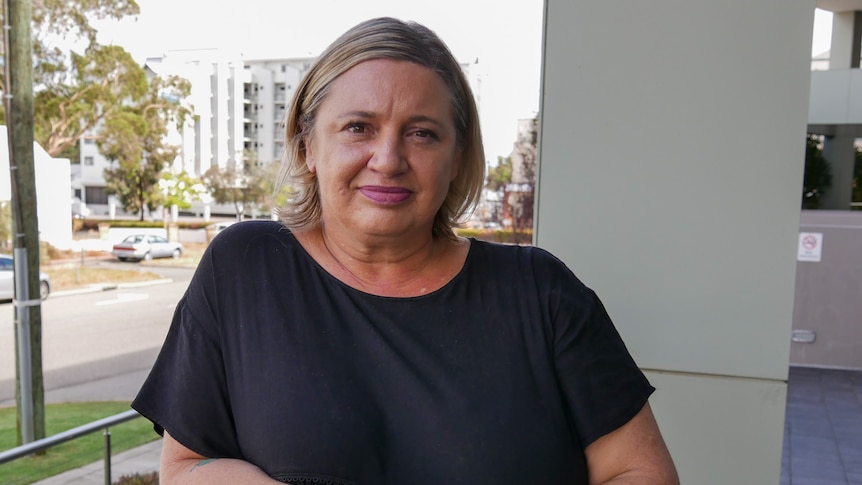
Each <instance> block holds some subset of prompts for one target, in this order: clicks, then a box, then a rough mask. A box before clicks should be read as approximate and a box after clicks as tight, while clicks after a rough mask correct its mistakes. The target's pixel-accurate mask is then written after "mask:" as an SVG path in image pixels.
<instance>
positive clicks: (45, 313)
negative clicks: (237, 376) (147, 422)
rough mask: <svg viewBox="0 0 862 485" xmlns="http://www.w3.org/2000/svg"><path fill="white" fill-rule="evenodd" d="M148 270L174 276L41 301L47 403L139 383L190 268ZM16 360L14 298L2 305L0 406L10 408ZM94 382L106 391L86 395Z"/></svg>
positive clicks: (123, 393)
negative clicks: (89, 385)
mask: <svg viewBox="0 0 862 485" xmlns="http://www.w3.org/2000/svg"><path fill="white" fill-rule="evenodd" d="M105 264H116V263H105ZM133 265H134V263H124V264H122V265H120V267H122V268H124V269H129V268H130V266H133ZM147 270H149V271H153V272H155V273H157V274H160V275H162V276H164V277H166V278H170V279H172V281H171V282H169V283H161V284H156V285H149V286H140V287H133V288H118V289H113V290H108V291H99V292H93V293H82V294H72V295H63V294H59V293H57V294H53V295H51V296H50V297H49V298H48V299H47V300H45V301H44V302H42V366H43V374H44V381H45V395H46V401H47V402H52V401H58V400H78V399H84V400H88V399H129V398H130V397H129V396H128V395H129V393H130V392H131V393H133V391H134V389H136V388H137V387H138V386H139V385H140V382H141V381H142V380H143V377H144V376H145V375H146V372H147V370H148V369H149V368H150V366H151V365H152V362H153V360H154V359H155V357H156V354H157V353H158V349H159V347H161V344H162V342H163V341H164V338H165V334H166V333H167V330H168V326H169V324H170V319H171V316H172V314H173V310H174V308H175V307H176V304H177V301H179V299H180V297H181V296H182V294H183V292H184V291H185V289H186V287H187V286H188V282H189V280H190V279H191V275H192V273H193V270H191V269H187V268H167V267H157V268H156V267H150V268H147ZM15 365H16V364H15V342H14V309H13V307H12V304H11V303H2V304H0V407H7V406H13V405H14V399H15ZM94 381H103V382H102V384H103V385H102V386H99V387H103V388H105V389H104V390H103V391H104V392H106V393H107V394H105V393H103V392H101V391H100V394H99V395H98V396H92V397H91V396H87V395H86V393H87V388H86V384H87V383H92V382H94ZM76 387H77V389H76ZM60 390H63V391H64V392H59V391H60ZM111 392H113V393H115V395H116V397H112V396H113V395H114V394H111ZM52 396H54V397H53V398H52Z"/></svg>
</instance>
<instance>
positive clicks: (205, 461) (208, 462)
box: [189, 458, 218, 472]
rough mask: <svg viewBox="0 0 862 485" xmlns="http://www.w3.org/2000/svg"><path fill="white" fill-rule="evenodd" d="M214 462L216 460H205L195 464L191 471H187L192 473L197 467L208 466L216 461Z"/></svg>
mask: <svg viewBox="0 0 862 485" xmlns="http://www.w3.org/2000/svg"><path fill="white" fill-rule="evenodd" d="M216 460H218V458H207V459H206V460H201V461H199V462H197V463H195V466H193V467H192V469H191V470H189V471H190V472H193V471H195V468H197V467H199V466H204V465H208V464H210V463H212V462H214V461H216Z"/></svg>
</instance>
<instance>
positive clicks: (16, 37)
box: [3, 0, 45, 444]
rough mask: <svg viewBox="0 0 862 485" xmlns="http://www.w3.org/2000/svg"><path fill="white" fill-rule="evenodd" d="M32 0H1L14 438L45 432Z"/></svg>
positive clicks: (36, 436)
mask: <svg viewBox="0 0 862 485" xmlns="http://www.w3.org/2000/svg"><path fill="white" fill-rule="evenodd" d="M31 1H32V0H3V20H4V25H3V32H4V47H5V50H4V55H5V59H4V64H5V70H6V72H5V74H6V80H5V81H6V86H5V90H6V92H4V93H3V94H4V103H5V108H6V129H7V135H8V139H9V170H10V175H11V177H10V178H11V181H12V234H13V243H14V244H13V248H14V249H13V251H14V254H13V256H14V260H15V300H14V305H13V306H14V308H15V337H16V340H15V342H16V344H15V358H16V362H17V363H18V366H17V372H16V379H15V380H16V384H17V392H16V395H17V404H18V431H19V434H18V438H19V442H20V443H22V444H23V443H29V442H32V441H34V440H37V439H40V438H44V437H45V395H44V385H43V381H42V302H41V299H40V293H39V224H38V219H37V215H36V176H35V169H34V161H33V46H32V40H31V37H30V23H31V21H32V18H33V16H32V4H31Z"/></svg>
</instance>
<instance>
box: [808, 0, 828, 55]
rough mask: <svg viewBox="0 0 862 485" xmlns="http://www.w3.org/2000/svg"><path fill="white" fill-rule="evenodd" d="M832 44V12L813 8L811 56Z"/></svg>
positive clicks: (822, 51) (820, 52) (825, 49)
mask: <svg viewBox="0 0 862 485" xmlns="http://www.w3.org/2000/svg"><path fill="white" fill-rule="evenodd" d="M831 44H832V12H827V11H826V10H820V9H819V8H817V9H814V36H813V37H812V39H811V56H812V57H813V56H816V55H819V54H822V53H824V52H826V51H828V50H829V46H830V45H831Z"/></svg>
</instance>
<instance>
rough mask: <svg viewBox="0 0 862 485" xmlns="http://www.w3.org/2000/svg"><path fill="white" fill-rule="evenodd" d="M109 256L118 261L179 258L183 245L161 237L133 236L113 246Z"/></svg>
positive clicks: (148, 235)
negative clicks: (111, 255) (114, 257)
mask: <svg viewBox="0 0 862 485" xmlns="http://www.w3.org/2000/svg"><path fill="white" fill-rule="evenodd" d="M111 254H113V255H114V256H116V257H117V259H119V260H120V261H126V260H127V259H133V260H138V261H140V260H142V259H147V260H149V259H155V258H179V257H180V256H181V255H182V254H183V245H182V244H180V243H178V242H171V241H168V240H167V239H165V238H163V237H162V236H155V235H152V234H135V235H132V236H129V237H127V238H125V239H123V242H121V243H117V244H114V248H113V250H112V251H111Z"/></svg>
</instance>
